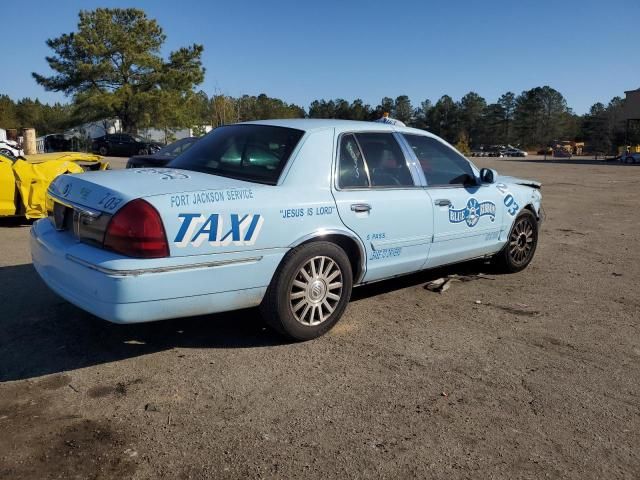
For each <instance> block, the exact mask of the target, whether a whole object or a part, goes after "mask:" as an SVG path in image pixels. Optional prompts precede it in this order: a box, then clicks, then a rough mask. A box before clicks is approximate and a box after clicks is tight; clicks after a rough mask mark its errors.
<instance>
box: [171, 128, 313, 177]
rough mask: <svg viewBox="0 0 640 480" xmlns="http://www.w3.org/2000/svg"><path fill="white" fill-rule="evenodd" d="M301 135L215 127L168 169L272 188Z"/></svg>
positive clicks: (278, 130)
mask: <svg viewBox="0 0 640 480" xmlns="http://www.w3.org/2000/svg"><path fill="white" fill-rule="evenodd" d="M303 134H304V132H303V131H300V130H294V129H292V128H284V127H272V126H268V125H250V124H244V125H228V126H224V127H218V128H216V129H215V130H213V131H212V132H211V133H209V134H208V135H207V136H205V137H203V138H202V139H200V140H198V141H197V142H196V143H195V144H194V145H193V146H192V147H191V148H189V149H188V150H187V151H186V152H184V153H183V154H181V155H180V156H179V157H178V158H176V159H175V160H172V161H171V162H169V164H168V166H169V167H172V168H182V169H185V170H194V171H197V172H204V173H210V174H212V175H221V176H223V177H231V178H237V179H240V180H247V181H250V182H258V183H267V184H271V185H275V184H276V183H277V182H278V178H279V177H280V172H282V169H283V168H284V166H285V164H286V163H287V160H288V159H289V156H290V155H291V152H292V151H293V149H294V148H295V147H296V145H297V144H298V141H299V140H300V138H302V135H303Z"/></svg>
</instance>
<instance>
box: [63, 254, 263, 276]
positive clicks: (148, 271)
mask: <svg viewBox="0 0 640 480" xmlns="http://www.w3.org/2000/svg"><path fill="white" fill-rule="evenodd" d="M65 257H66V259H67V260H70V261H72V262H75V263H77V264H78V265H82V266H83V267H86V268H89V269H91V270H95V271H97V272H100V273H104V274H105V275H108V276H110V277H137V276H139V275H147V274H153V273H166V272H175V271H179V270H193V269H196V268H216V267H223V266H227V265H237V264H242V263H256V262H259V261H260V260H262V256H259V257H248V258H239V259H231V260H216V261H212V262H201V263H192V264H187V265H169V266H166V267H151V268H136V269H129V270H117V269H113V268H106V267H101V266H100V265H95V264H93V263H91V262H87V261H86V260H82V259H81V258H78V257H75V256H73V255H70V254H68V253H67V254H66V255H65Z"/></svg>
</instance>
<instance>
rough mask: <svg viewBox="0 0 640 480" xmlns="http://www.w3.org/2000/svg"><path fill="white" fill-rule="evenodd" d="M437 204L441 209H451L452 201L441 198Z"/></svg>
mask: <svg viewBox="0 0 640 480" xmlns="http://www.w3.org/2000/svg"><path fill="white" fill-rule="evenodd" d="M435 204H436V205H437V206H439V207H450V206H451V200H449V199H447V198H439V199H438V200H436V201H435Z"/></svg>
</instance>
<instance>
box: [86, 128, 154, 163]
mask: <svg viewBox="0 0 640 480" xmlns="http://www.w3.org/2000/svg"><path fill="white" fill-rule="evenodd" d="M160 148H162V144H161V143H158V142H154V141H153V140H149V139H148V138H144V137H141V136H139V135H131V134H129V133H110V134H107V135H103V136H102V137H98V138H96V139H94V140H93V143H92V144H91V150H92V151H93V152H96V153H99V154H100V155H113V156H116V157H130V156H132V155H148V154H150V153H155V152H157V151H158V150H160Z"/></svg>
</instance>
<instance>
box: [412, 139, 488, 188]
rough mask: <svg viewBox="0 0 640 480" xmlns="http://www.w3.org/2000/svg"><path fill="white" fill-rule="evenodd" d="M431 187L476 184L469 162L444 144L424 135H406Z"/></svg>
mask: <svg viewBox="0 0 640 480" xmlns="http://www.w3.org/2000/svg"><path fill="white" fill-rule="evenodd" d="M404 138H405V139H406V140H407V142H408V143H409V145H410V146H411V148H412V149H413V151H414V153H415V154H416V157H417V158H418V161H419V162H420V165H421V166H422V171H423V172H424V176H425V177H426V179H427V184H428V185H429V186H445V185H465V184H468V183H473V182H474V178H475V176H474V174H473V170H472V169H471V165H469V162H467V160H466V159H465V158H464V157H462V156H461V155H460V154H459V153H457V152H456V151H455V150H453V149H451V148H449V147H447V146H446V145H445V144H443V143H442V142H439V141H438V140H436V139H434V138H430V137H425V136H422V135H407V134H404Z"/></svg>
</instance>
